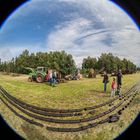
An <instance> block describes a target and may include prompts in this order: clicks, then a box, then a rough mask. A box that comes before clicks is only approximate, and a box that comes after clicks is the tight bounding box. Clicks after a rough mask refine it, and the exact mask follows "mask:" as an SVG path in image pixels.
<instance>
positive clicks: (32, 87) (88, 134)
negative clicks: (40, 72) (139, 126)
mask: <svg viewBox="0 0 140 140" xmlns="http://www.w3.org/2000/svg"><path fill="white" fill-rule="evenodd" d="M27 78H28V76H27V75H20V76H10V75H3V74H0V85H1V86H2V87H3V88H5V89H6V90H7V91H8V92H9V93H10V94H11V95H13V96H15V97H16V98H18V99H21V100H22V101H25V102H27V103H29V104H33V105H36V106H40V107H49V108H60V109H72V108H81V107H87V106H93V105H97V104H100V103H103V102H105V101H108V100H109V99H110V90H111V81H112V77H109V80H110V82H109V84H108V86H107V93H103V83H102V77H101V76H99V75H97V78H95V79H86V78H84V79H82V80H76V81H68V82H67V83H62V84H58V85H57V86H56V87H51V86H49V85H48V84H47V83H42V84H39V83H36V82H27ZM138 81H140V73H136V74H133V75H126V76H123V85H122V92H125V91H126V90H127V89H129V88H130V87H131V86H132V85H134V84H135V83H136V82H138ZM139 101H140V95H137V96H136V98H135V100H134V101H133V103H132V104H131V105H130V106H129V107H128V108H127V109H126V110H125V111H124V112H123V115H121V117H120V120H119V121H118V122H115V123H111V124H109V123H105V124H102V125H100V126H97V127H94V128H92V129H88V130H85V131H81V132H75V133H59V132H50V131H47V130H46V129H45V128H38V127H37V126H34V125H31V124H29V123H27V122H25V121H23V120H22V119H20V118H18V117H17V116H15V115H14V114H13V113H12V112H11V111H10V110H9V109H8V108H7V107H6V106H5V105H4V104H3V103H2V102H0V113H1V114H2V116H3V117H4V119H5V120H6V121H7V122H8V124H10V126H11V127H12V128H14V129H15V131H16V132H18V133H19V134H20V135H22V136H23V137H25V138H26V139H31V140H32V139H34V140H38V139H39V140H53V139H55V140H110V139H113V138H114V137H116V136H117V135H119V134H120V133H121V132H122V131H123V130H125V129H126V128H127V127H128V126H129V124H130V123H131V122H132V120H134V118H135V117H136V115H137V114H138V112H139V111H140V106H139ZM108 108H109V107H103V108H99V109H97V110H96V112H97V113H98V112H102V111H104V110H106V109H108ZM17 111H18V110H17ZM18 112H20V111H18ZM21 114H22V113H21ZM25 116H26V115H25ZM128 116H129V117H128ZM83 117H87V116H83ZM28 118H29V117H28ZM77 118H78V117H76V116H75V117H74V119H77ZM64 119H65V118H64ZM39 122H42V123H44V122H43V121H39ZM44 124H45V125H49V126H61V127H64V126H62V124H61V125H60V124H52V123H46V122H45V123H44ZM83 124H84V123H83ZM65 126H66V127H68V126H72V125H71V124H69V125H68V124H65ZM74 126H75V127H76V126H81V124H75V125H74Z"/></svg>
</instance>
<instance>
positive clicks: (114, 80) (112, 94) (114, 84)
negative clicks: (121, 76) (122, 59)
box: [111, 78, 117, 97]
mask: <svg viewBox="0 0 140 140" xmlns="http://www.w3.org/2000/svg"><path fill="white" fill-rule="evenodd" d="M116 89H117V84H116V79H115V78H113V81H112V84H111V97H113V96H114V95H115V92H116Z"/></svg>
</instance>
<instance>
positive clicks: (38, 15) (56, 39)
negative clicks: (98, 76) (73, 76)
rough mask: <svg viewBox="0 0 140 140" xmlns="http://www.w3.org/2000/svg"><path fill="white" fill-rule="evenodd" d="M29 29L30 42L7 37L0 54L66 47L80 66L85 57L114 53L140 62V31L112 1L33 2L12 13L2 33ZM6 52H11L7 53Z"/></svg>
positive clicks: (61, 0) (49, 0)
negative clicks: (11, 39) (11, 40)
mask: <svg viewBox="0 0 140 140" xmlns="http://www.w3.org/2000/svg"><path fill="white" fill-rule="evenodd" d="M19 17H20V20H17V19H18V18H19ZM18 21H20V23H22V21H29V22H24V24H25V25H24V26H26V28H24V29H22V26H21V25H22V24H20V25H19V24H18ZM9 23H10V25H13V26H9ZM14 23H15V24H14ZM19 27H20V28H19ZM31 28H33V29H36V30H31ZM16 29H19V30H16ZM25 29H26V34H25V35H26V38H28V41H26V38H25V39H24V41H23V39H22V38H23V37H24V36H22V37H20V36H19V35H17V36H18V40H19V42H18V43H19V45H18V44H17V42H16V39H15V42H14V41H13V43H12V44H11V42H10V41H9V42H8V41H7V38H6V37H5V38H6V39H5V42H4V43H2V42H3V41H1V42H0V52H1V53H0V57H2V58H3V59H5V60H6V59H8V58H9V57H12V56H16V55H17V54H19V53H20V52H21V51H22V50H23V49H28V50H30V51H31V52H34V51H58V50H65V51H66V52H68V53H71V54H72V55H73V56H74V59H75V61H76V63H77V64H78V65H80V64H81V63H82V59H83V58H84V57H87V56H92V57H99V56H100V55H101V53H105V52H106V53H108V52H112V53H113V54H114V55H117V56H120V57H121V58H123V57H125V58H128V59H130V60H132V61H134V62H135V63H136V64H137V65H140V61H139V60H140V59H139V58H140V54H139V52H140V41H139V40H140V33H139V31H138V30H137V27H136V26H135V24H134V23H133V21H132V20H131V19H130V18H129V17H128V16H127V14H126V13H124V12H123V11H122V10H121V9H120V8H118V7H117V6H116V5H115V4H113V3H112V2H110V1H106V0H86V1H85V0H54V1H52V0H46V1H44V0H34V1H30V2H28V3H27V4H25V5H23V6H22V7H21V8H19V9H18V10H17V12H15V14H13V15H12V16H11V18H10V19H9V22H8V21H7V25H5V27H4V29H3V32H4V33H2V32H1V35H4V34H5V35H6V33H9V34H10V33H11V35H13V34H14V32H15V31H17V32H18V33H20V32H23V33H24V30H25ZM12 33H13V34H12ZM36 33H39V34H36ZM35 34H36V35H35ZM15 36H16V34H15ZM40 36H42V37H41V38H40ZM3 38H4V37H3ZM9 40H10V39H9ZM30 40H31V41H30ZM35 40H36V41H35ZM29 41H30V42H29ZM33 41H34V42H35V43H33ZM24 42H26V44H25V43H24ZM37 42H38V43H37ZM4 44H8V45H4ZM4 46H5V47H4ZM6 46H7V47H6ZM9 46H10V47H9ZM18 48H19V49H18ZM4 51H7V52H8V53H7V55H5V56H4V55H3V53H2V52H4Z"/></svg>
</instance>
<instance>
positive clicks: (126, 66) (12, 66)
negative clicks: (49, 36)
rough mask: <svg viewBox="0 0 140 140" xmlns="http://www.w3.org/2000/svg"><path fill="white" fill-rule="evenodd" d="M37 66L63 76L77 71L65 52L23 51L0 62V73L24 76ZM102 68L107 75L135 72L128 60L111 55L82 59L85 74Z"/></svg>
mask: <svg viewBox="0 0 140 140" xmlns="http://www.w3.org/2000/svg"><path fill="white" fill-rule="evenodd" d="M38 66H43V67H47V68H48V69H56V70H58V71H60V72H61V73H62V74H63V75H67V74H71V73H74V72H75V71H76V69H77V68H76V63H75V61H74V59H73V56H72V55H71V54H67V53H66V52H65V51H55V52H49V53H48V52H37V53H29V51H28V50H24V51H23V52H22V53H21V54H20V55H19V56H17V57H15V58H12V59H11V61H5V62H0V71H3V72H9V73H10V72H11V73H24V74H25V73H29V70H27V69H26V67H31V68H37V67H38ZM102 68H105V70H106V71H107V72H108V73H112V72H114V71H117V70H118V69H122V72H125V73H134V72H136V70H137V67H136V65H135V64H134V63H133V62H131V61H130V60H127V59H125V58H124V59H122V60H121V59H120V58H119V57H117V56H113V54H112V53H108V54H106V53H102V54H101V56H100V57H99V58H93V57H90V56H88V57H87V58H84V59H83V62H82V68H81V71H82V72H83V73H86V72H88V71H89V69H95V70H96V71H100V69H102Z"/></svg>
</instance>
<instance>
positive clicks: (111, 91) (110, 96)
mask: <svg viewBox="0 0 140 140" xmlns="http://www.w3.org/2000/svg"><path fill="white" fill-rule="evenodd" d="M112 96H113V89H112V90H111V96H110V97H112Z"/></svg>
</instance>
